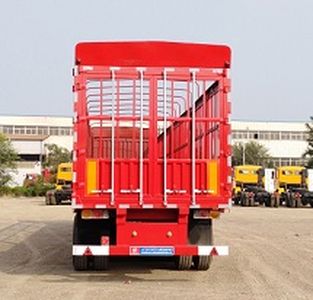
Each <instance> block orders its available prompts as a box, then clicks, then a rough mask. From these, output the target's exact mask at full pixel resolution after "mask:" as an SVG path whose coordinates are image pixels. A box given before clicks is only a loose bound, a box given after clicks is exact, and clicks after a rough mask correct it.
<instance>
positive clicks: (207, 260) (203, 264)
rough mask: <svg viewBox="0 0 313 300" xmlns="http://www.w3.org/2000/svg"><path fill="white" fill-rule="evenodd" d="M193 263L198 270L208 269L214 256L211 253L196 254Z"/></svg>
mask: <svg viewBox="0 0 313 300" xmlns="http://www.w3.org/2000/svg"><path fill="white" fill-rule="evenodd" d="M193 263H194V266H195V269H196V270H199V271H207V270H208V269H209V268H210V266H211V263H212V256H210V255H205V256H194V258H193Z"/></svg>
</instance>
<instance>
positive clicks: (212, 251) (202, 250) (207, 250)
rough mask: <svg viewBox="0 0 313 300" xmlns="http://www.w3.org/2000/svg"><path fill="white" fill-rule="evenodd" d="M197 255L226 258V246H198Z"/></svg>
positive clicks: (227, 251)
mask: <svg viewBox="0 0 313 300" xmlns="http://www.w3.org/2000/svg"><path fill="white" fill-rule="evenodd" d="M198 255H212V256H227V255H229V247H228V246H198Z"/></svg>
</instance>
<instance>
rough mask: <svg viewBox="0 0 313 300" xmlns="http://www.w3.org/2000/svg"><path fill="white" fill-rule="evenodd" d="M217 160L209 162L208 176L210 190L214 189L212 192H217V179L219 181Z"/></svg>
mask: <svg viewBox="0 0 313 300" xmlns="http://www.w3.org/2000/svg"><path fill="white" fill-rule="evenodd" d="M217 171H218V170H217V161H216V160H211V161H209V162H208V164H207V175H208V176H207V177H208V190H210V191H212V192H211V194H213V195H216V194H217V189H218V186H217V181H218V178H217V176H218V174H217V173H218V172H217Z"/></svg>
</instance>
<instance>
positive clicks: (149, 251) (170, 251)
mask: <svg viewBox="0 0 313 300" xmlns="http://www.w3.org/2000/svg"><path fill="white" fill-rule="evenodd" d="M129 250H130V251H129V254H130V255H142V256H173V255H175V248H174V247H138V246H135V247H130V249H129Z"/></svg>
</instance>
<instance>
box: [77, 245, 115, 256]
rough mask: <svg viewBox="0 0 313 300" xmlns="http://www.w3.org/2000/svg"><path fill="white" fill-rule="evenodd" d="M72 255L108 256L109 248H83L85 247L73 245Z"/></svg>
mask: <svg viewBox="0 0 313 300" xmlns="http://www.w3.org/2000/svg"><path fill="white" fill-rule="evenodd" d="M72 254H73V255H74V256H82V255H86V256H98V255H101V256H103V255H109V254H110V246H100V245H99V246H95V245H93V246H91V245H90V246H85V245H73V249H72Z"/></svg>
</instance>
